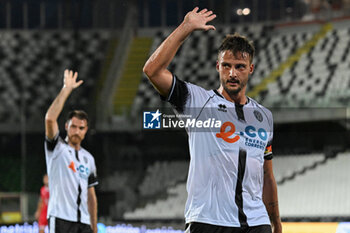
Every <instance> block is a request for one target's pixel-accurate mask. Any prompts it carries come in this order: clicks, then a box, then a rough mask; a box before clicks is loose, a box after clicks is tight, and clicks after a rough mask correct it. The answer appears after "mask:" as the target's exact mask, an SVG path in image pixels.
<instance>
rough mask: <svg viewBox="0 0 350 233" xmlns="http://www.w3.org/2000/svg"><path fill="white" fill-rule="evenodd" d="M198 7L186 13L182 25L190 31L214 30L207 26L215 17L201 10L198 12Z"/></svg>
mask: <svg viewBox="0 0 350 233" xmlns="http://www.w3.org/2000/svg"><path fill="white" fill-rule="evenodd" d="M198 10H199V8H198V7H195V8H194V9H193V10H192V11H190V12H188V13H187V14H186V16H185V19H184V23H185V24H187V25H188V26H190V27H191V30H193V31H194V30H204V31H208V30H215V27H214V26H213V25H207V23H208V22H210V21H212V20H213V19H215V18H216V15H215V14H213V12H212V11H208V10H207V9H203V10H201V11H199V12H198Z"/></svg>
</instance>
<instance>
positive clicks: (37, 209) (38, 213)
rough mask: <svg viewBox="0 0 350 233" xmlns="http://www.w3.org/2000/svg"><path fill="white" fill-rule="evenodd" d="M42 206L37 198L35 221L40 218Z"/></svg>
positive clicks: (41, 202) (40, 200)
mask: <svg viewBox="0 0 350 233" xmlns="http://www.w3.org/2000/svg"><path fill="white" fill-rule="evenodd" d="M42 206H43V200H42V199H41V197H39V201H38V207H37V208H36V211H35V214H34V216H35V219H36V220H37V221H39V217H40V213H41V208H42Z"/></svg>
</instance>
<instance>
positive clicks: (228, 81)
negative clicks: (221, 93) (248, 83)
mask: <svg viewBox="0 0 350 233" xmlns="http://www.w3.org/2000/svg"><path fill="white" fill-rule="evenodd" d="M226 83H227V84H228V85H230V86H237V85H239V80H235V79H230V80H227V82H226Z"/></svg>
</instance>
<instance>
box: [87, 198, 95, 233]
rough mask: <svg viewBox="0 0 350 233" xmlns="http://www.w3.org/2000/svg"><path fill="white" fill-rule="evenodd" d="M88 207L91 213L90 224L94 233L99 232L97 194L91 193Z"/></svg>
mask: <svg viewBox="0 0 350 233" xmlns="http://www.w3.org/2000/svg"><path fill="white" fill-rule="evenodd" d="M88 209H89V214H90V224H91V228H92V230H93V232H94V233H96V232H97V198H96V195H89V197H88Z"/></svg>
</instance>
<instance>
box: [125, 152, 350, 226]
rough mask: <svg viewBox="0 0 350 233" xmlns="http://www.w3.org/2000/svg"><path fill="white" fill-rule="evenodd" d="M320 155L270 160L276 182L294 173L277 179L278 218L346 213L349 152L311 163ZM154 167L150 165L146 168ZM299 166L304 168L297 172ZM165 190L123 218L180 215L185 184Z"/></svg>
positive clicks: (349, 185) (349, 187) (349, 191)
mask: <svg viewBox="0 0 350 233" xmlns="http://www.w3.org/2000/svg"><path fill="white" fill-rule="evenodd" d="M324 158H325V155H323V154H304V155H295V154H294V155H283V156H275V158H274V160H273V161H274V173H275V177H276V180H277V182H278V181H281V180H283V179H284V178H285V177H288V176H290V175H291V174H298V175H295V176H294V177H293V178H292V179H288V180H287V181H285V182H283V183H281V182H278V183H279V185H278V194H279V203H280V212H281V216H282V218H288V217H290V218H297V217H331V216H333V217H339V216H349V215H350V212H349V210H350V201H349V199H348V196H349V195H350V183H349V182H350V180H349V179H348V166H349V164H350V153H349V152H347V153H340V154H338V155H337V156H336V157H335V158H331V159H329V160H327V162H325V163H319V164H318V165H317V166H313V165H314V164H316V163H318V162H320V161H322V160H324ZM183 163H185V162H183ZM154 167H155V166H151V167H149V169H152V168H154ZM308 167H313V169H306V168H308ZM303 170H304V172H302V173H300V171H303ZM158 174H160V173H158ZM147 179H149V178H147V177H146V178H145V180H147ZM164 189H165V187H164ZM166 190H167V196H166V198H158V200H156V201H155V202H148V203H147V204H146V205H145V206H144V207H139V208H136V209H135V210H134V211H131V212H130V211H129V212H126V213H125V214H124V218H125V219H143V218H144V219H164V218H165V219H166V218H175V219H176V218H178V219H180V218H182V217H183V211H184V207H185V203H186V197H187V192H186V184H185V183H184V182H181V183H178V184H177V185H176V186H170V187H169V186H168V187H167V188H166ZM320 203H322V205H321V204H320ZM320 205H321V206H320ZM170 210H171V211H170Z"/></svg>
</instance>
